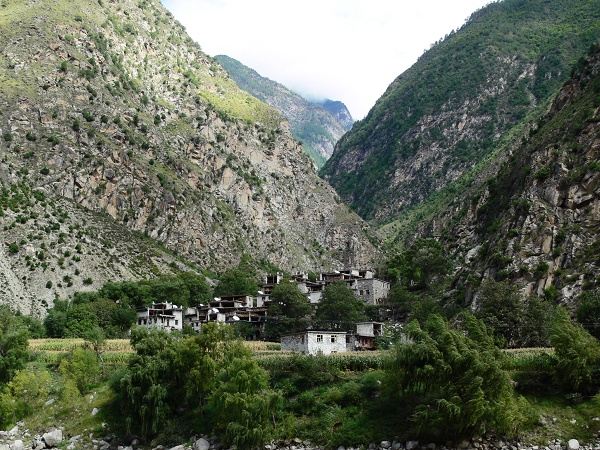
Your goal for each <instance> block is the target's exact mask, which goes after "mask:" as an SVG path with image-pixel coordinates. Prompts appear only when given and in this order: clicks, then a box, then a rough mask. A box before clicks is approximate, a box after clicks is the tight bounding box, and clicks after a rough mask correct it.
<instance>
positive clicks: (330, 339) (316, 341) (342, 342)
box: [281, 331, 350, 355]
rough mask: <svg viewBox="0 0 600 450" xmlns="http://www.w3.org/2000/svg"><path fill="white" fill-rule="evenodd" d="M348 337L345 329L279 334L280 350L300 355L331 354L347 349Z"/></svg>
mask: <svg viewBox="0 0 600 450" xmlns="http://www.w3.org/2000/svg"><path fill="white" fill-rule="evenodd" d="M349 338H350V336H349V335H348V333H346V332H345V331H304V332H302V333H294V334H288V335H285V336H281V350H288V351H294V352H297V353H300V354H301V355H331V354H335V353H344V352H346V351H347V349H348V346H347V341H348V339H349Z"/></svg>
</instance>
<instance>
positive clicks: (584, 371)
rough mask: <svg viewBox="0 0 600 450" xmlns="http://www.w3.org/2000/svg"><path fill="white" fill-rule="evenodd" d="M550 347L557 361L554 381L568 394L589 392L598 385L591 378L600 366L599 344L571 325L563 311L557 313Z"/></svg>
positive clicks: (579, 328) (590, 336) (563, 309)
mask: <svg viewBox="0 0 600 450" xmlns="http://www.w3.org/2000/svg"><path fill="white" fill-rule="evenodd" d="M550 344H551V345H552V346H553V347H554V352H555V354H556V357H557V358H558V365H557V366H556V373H555V375H556V379H557V381H558V382H559V383H560V384H562V385H563V386H564V387H565V389H568V390H571V391H575V392H584V393H590V392H592V391H593V390H594V389H595V386H596V385H597V382H598V380H596V379H595V377H594V376H593V375H594V373H595V372H596V371H597V370H598V369H599V367H598V366H599V365H600V344H599V343H598V340H597V339H595V338H594V337H593V336H592V335H590V333H588V332H587V331H586V330H585V329H584V328H583V327H582V326H581V325H579V324H574V323H573V322H572V321H571V318H570V317H569V314H568V313H567V310H566V309H565V308H563V307H559V308H557V310H556V314H555V316H554V321H553V322H552V329H551V331H550Z"/></svg>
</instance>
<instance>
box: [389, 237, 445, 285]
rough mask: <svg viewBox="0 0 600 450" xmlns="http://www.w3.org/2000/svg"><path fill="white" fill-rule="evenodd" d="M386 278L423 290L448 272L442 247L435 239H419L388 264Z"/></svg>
mask: <svg viewBox="0 0 600 450" xmlns="http://www.w3.org/2000/svg"><path fill="white" fill-rule="evenodd" d="M388 267H389V268H388V276H389V277H390V278H391V280H392V281H393V282H394V284H396V283H401V284H403V285H404V286H410V287H411V288H413V289H415V288H420V289H424V288H427V287H428V286H429V284H430V283H431V281H432V280H433V279H434V278H435V277H436V276H440V275H444V274H446V272H447V271H448V261H447V260H446V257H445V256H444V253H443V249H442V245H441V244H440V243H439V242H437V241H436V240H435V239H419V240H418V241H417V242H416V243H415V244H414V245H413V246H411V247H409V248H407V249H406V250H404V251H403V252H402V253H400V254H398V255H396V256H395V257H394V258H392V259H391V260H390V261H389V263H388Z"/></svg>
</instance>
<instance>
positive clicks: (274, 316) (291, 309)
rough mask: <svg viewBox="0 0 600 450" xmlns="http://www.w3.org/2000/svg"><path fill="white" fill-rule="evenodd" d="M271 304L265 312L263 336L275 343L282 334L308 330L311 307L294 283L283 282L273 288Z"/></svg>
mask: <svg viewBox="0 0 600 450" xmlns="http://www.w3.org/2000/svg"><path fill="white" fill-rule="evenodd" d="M269 298H270V301H271V304H270V305H269V309H268V310H267V324H266V329H265V335H266V336H267V337H268V339H270V340H273V341H277V340H279V338H280V337H281V336H282V335H284V334H289V333H296V332H300V331H304V330H306V329H307V328H308V325H309V323H310V322H309V318H308V316H309V315H310V314H311V313H312V307H311V306H310V304H309V303H308V299H307V298H306V295H304V294H303V293H302V292H300V291H299V290H298V286H297V284H296V283H290V282H289V280H283V281H282V282H281V283H279V284H278V285H276V286H275V287H274V288H273V291H272V292H271V294H270V296H269Z"/></svg>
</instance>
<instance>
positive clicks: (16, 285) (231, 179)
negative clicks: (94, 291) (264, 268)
mask: <svg viewBox="0 0 600 450" xmlns="http://www.w3.org/2000/svg"><path fill="white" fill-rule="evenodd" d="M0 104H1V115H0V129H1V132H0V136H1V139H0V141H1V142H0V147H1V152H2V155H1V161H0V179H1V182H2V197H1V201H2V203H1V207H2V210H1V211H2V214H1V217H0V222H1V224H2V226H3V229H4V232H3V243H4V244H5V246H4V247H3V248H2V249H1V250H0V261H1V263H0V264H1V265H2V269H3V270H2V272H3V276H2V280H0V289H1V292H2V298H3V299H4V301H5V302H9V303H12V304H14V305H15V306H18V307H19V308H20V309H21V310H22V311H23V312H39V311H42V310H43V309H44V307H45V306H46V305H48V304H51V303H52V300H53V299H54V298H55V297H56V296H60V297H64V296H65V295H68V294H69V293H72V292H73V291H74V290H80V289H85V288H86V286H92V287H93V286H95V287H98V284H99V283H101V282H102V281H105V280H106V279H111V278H112V279H124V278H130V277H133V278H135V277H140V276H148V275H156V274H158V273H160V272H162V271H164V270H166V268H167V267H170V268H171V269H172V270H182V269H183V268H185V265H184V264H187V265H188V266H189V267H192V268H195V269H209V270H219V269H223V268H225V267H229V266H232V265H235V264H236V263H237V262H238V261H239V260H240V258H241V256H242V254H243V253H247V254H249V255H251V256H253V257H254V258H255V259H256V260H257V261H261V260H262V261H265V262H270V263H273V264H275V265H277V266H279V267H281V268H284V269H290V270H291V269H292V268H297V269H306V270H310V269H318V268H321V267H343V266H347V265H355V266H364V265H368V264H369V262H370V261H371V259H372V258H373V256H374V255H375V249H374V247H373V245H372V244H371V243H370V241H369V238H368V236H367V232H368V227H367V226H366V225H365V224H364V223H363V222H362V221H361V220H360V219H358V217H357V216H356V215H354V214H353V213H352V212H350V211H349V209H348V207H347V206H346V205H344V204H343V203H342V202H341V200H340V199H339V197H337V195H336V194H335V192H334V191H333V190H332V189H331V187H330V186H329V185H328V184H327V183H326V182H324V181H323V180H321V179H319V178H318V177H317V176H316V174H315V173H314V171H313V169H312V164H311V162H310V161H309V159H308V158H307V157H306V156H305V155H304V154H303V153H302V148H301V146H300V145H299V144H298V143H297V141H295V140H294V139H293V138H292V136H291V133H290V131H289V125H288V123H287V121H286V120H285V119H284V118H283V117H282V116H281V115H280V114H279V113H278V112H277V111H275V110H274V109H272V108H271V107H269V106H268V105H266V104H264V103H262V102H260V101H259V100H257V99H256V98H254V97H252V96H250V95H248V94H247V93H245V92H244V91H242V90H241V89H239V88H238V87H237V85H236V84H235V83H234V82H233V80H232V79H231V78H230V77H229V75H228V74H227V73H226V72H225V71H224V70H223V69H222V68H221V67H220V66H219V64H218V63H216V62H215V61H213V60H212V59H211V58H209V57H207V56H206V55H205V54H203V53H202V52H201V50H200V48H199V46H198V45H197V44H195V43H194V42H193V41H192V40H191V39H190V38H189V37H188V36H187V35H186V33H185V31H184V29H183V28H182V27H181V25H179V24H178V23H177V22H176V21H174V19H173V18H172V17H171V15H170V13H168V12H167V11H166V10H165V9H164V8H163V7H162V5H161V4H160V2H158V1H154V0H142V1H133V0H97V1H92V0H77V1H63V0H60V1H46V0H15V1H11V2H2V4H1V6H0Z"/></svg>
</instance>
